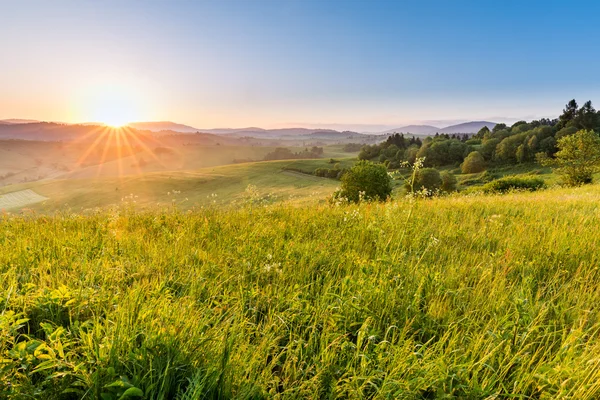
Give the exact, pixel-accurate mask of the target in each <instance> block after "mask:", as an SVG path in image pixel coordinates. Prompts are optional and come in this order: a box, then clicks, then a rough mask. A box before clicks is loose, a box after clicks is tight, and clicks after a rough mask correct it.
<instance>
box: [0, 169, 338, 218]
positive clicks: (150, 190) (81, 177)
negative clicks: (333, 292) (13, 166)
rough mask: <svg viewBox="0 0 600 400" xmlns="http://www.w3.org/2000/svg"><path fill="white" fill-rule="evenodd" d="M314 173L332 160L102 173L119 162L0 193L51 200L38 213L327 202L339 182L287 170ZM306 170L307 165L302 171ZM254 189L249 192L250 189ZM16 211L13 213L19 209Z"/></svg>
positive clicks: (42, 204) (11, 188) (18, 186)
mask: <svg viewBox="0 0 600 400" xmlns="http://www.w3.org/2000/svg"><path fill="white" fill-rule="evenodd" d="M288 166H289V167H292V168H294V169H297V170H302V169H308V170H311V171H312V170H314V169H316V168H319V167H327V166H329V164H328V162H327V160H287V161H270V162H259V163H248V164H235V165H224V166H217V167H210V168H201V169H197V170H183V171H166V172H165V171H162V170H159V171H157V170H154V172H153V171H152V170H151V169H149V170H148V172H146V173H144V174H129V175H123V176H119V175H118V174H116V173H115V174H112V173H110V174H109V175H102V174H103V171H105V170H107V169H108V171H109V172H110V171H111V169H114V171H113V172H117V171H118V170H117V168H118V163H116V162H113V163H111V164H110V165H104V166H97V167H94V168H90V169H89V170H90V173H89V174H75V175H66V176H63V177H62V179H60V177H59V178H55V179H52V180H44V181H37V182H30V183H23V184H16V185H10V186H6V187H3V188H0V195H2V194H6V193H13V192H19V191H23V190H28V189H31V190H33V191H34V192H35V193H37V194H39V195H41V196H44V197H46V198H48V200H46V201H45V202H43V203H37V204H29V205H27V207H28V208H31V209H33V210H35V211H37V212H43V213H52V212H55V211H60V210H64V209H67V208H70V209H72V210H73V211H77V212H80V211H82V210H85V209H91V208H95V207H108V206H114V205H117V206H118V205H121V204H123V203H124V202H132V204H133V201H134V200H135V205H136V206H141V207H149V208H156V207H157V206H158V207H164V206H173V205H176V206H178V207H179V208H180V209H184V210H186V209H191V208H194V207H200V206H207V205H219V206H226V205H232V204H237V203H240V202H242V203H243V202H245V201H251V200H255V201H259V202H261V201H264V202H267V203H274V202H282V201H289V200H292V201H294V202H295V203H299V204H300V203H305V202H310V201H315V200H317V199H319V200H320V201H324V199H325V198H326V197H327V196H328V195H330V194H331V193H333V191H334V190H335V189H336V187H338V186H339V181H336V180H333V179H326V178H319V177H316V176H312V175H309V174H301V173H297V172H293V171H286V170H284V169H285V168H286V167H288ZM303 166H304V167H303ZM249 186H250V187H251V188H250V191H249ZM20 208H22V207H16V208H14V209H12V210H9V211H19V209H20Z"/></svg>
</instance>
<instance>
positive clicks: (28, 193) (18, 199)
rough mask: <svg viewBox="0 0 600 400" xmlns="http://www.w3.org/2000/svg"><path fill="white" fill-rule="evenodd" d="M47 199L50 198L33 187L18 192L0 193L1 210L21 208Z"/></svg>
mask: <svg viewBox="0 0 600 400" xmlns="http://www.w3.org/2000/svg"><path fill="white" fill-rule="evenodd" d="M45 200H48V198H47V197H44V196H40V195H39V194H37V193H36V192H34V191H33V190H31V189H27V190H20V191H18V192H12V193H7V194H2V195H0V210H9V209H12V208H21V207H25V206H28V205H30V204H35V203H39V202H41V201H45Z"/></svg>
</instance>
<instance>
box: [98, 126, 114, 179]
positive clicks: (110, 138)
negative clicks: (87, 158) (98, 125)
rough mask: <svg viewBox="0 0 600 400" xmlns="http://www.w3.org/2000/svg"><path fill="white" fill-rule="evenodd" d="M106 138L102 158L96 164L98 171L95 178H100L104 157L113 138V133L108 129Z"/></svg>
mask: <svg viewBox="0 0 600 400" xmlns="http://www.w3.org/2000/svg"><path fill="white" fill-rule="evenodd" d="M108 131H109V133H108V138H107V140H106V144H105V145H104V151H103V152H102V158H101V159H100V162H99V164H98V171H97V172H96V178H98V177H99V176H100V174H101V173H102V169H103V167H104V163H105V162H106V156H107V155H108V150H109V149H110V144H111V143H112V140H113V137H114V131H113V130H111V129H110V128H108Z"/></svg>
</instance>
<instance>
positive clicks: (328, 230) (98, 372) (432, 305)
mask: <svg viewBox="0 0 600 400" xmlns="http://www.w3.org/2000/svg"><path fill="white" fill-rule="evenodd" d="M599 200H600V187H598V186H588V187H583V188H578V189H550V190H545V191H541V192H535V193H513V194H507V195H503V196H494V195H490V196H483V195H477V196H456V197H447V198H436V199H431V200H419V201H414V202H409V201H408V200H401V201H394V202H389V203H386V204H362V205H358V206H357V205H349V206H326V205H318V204H314V202H313V204H312V205H311V206H300V207H298V206H296V205H290V204H288V203H278V204H271V205H267V206H263V205H260V206H257V205H256V204H255V203H252V202H247V203H246V205H245V206H242V207H236V208H232V209H228V210H226V209H222V208H218V207H217V208H215V207H208V208H204V209H202V210H196V211H194V212H181V211H178V210H177V209H173V208H170V209H168V210H163V211H158V210H155V211H146V212H140V211H136V210H134V209H128V208H118V209H114V210H112V211H101V212H97V213H94V214H92V215H88V216H83V215H78V214H71V213H62V214H57V215H54V216H5V217H4V218H3V219H2V222H1V224H2V230H0V275H1V280H0V281H1V282H2V285H1V286H0V360H1V361H0V363H1V364H0V397H2V398H19V399H20V398H23V399H24V398H53V399H54V398H56V399H79V398H90V399H95V398H103V399H116V398H118V397H119V396H121V395H122V394H123V393H125V392H126V390H129V394H131V397H129V398H135V395H139V394H141V393H143V396H144V398H148V399H160V398H175V399H200V398H220V399H227V398H247V399H250V398H251V399H261V398H302V399H305V398H312V399H323V398H377V399H384V398H386V399H387V398H398V399H422V398H426V399H427V398H465V399H482V398H489V399H508V398H517V399H519V398H520V399H551V398H552V399H555V398H564V399H567V398H568V399H594V398H598V397H599V396H600V368H599V367H600V340H599V337H598V335H599V329H600V316H599V314H598V309H597V306H596V305H597V304H598V302H599V301H600V291H598V287H600V271H599V270H598V264H599V261H600V254H599V253H598V251H597V249H598V248H599V246H600V243H599V242H600V238H599V236H598V234H597V226H598V224H599V222H600V214H599V213H598V209H597V204H598V201H599ZM138 398H139V397H138Z"/></svg>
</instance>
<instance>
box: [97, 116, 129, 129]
mask: <svg viewBox="0 0 600 400" xmlns="http://www.w3.org/2000/svg"><path fill="white" fill-rule="evenodd" d="M100 122H102V123H103V124H104V125H106V126H109V127H111V128H123V127H125V126H127V124H128V123H129V122H130V121H127V120H125V119H122V118H119V117H115V118H112V117H109V118H105V119H104V120H102V121H100Z"/></svg>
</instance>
